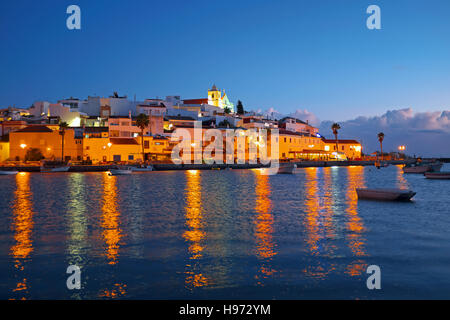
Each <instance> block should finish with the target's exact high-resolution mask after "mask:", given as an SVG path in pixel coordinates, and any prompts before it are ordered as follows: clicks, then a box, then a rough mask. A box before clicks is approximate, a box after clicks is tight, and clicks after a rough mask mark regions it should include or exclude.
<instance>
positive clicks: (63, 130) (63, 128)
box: [59, 122, 69, 161]
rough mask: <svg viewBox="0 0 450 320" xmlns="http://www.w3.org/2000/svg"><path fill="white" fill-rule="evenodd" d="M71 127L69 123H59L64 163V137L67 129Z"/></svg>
mask: <svg viewBox="0 0 450 320" xmlns="http://www.w3.org/2000/svg"><path fill="white" fill-rule="evenodd" d="M68 127H69V125H68V124H67V122H60V123H59V134H60V135H61V161H64V136H65V135H66V129H67V128H68Z"/></svg>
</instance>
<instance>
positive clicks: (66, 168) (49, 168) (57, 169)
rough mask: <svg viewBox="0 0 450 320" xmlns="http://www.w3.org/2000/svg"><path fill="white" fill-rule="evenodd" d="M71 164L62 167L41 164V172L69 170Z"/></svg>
mask: <svg viewBox="0 0 450 320" xmlns="http://www.w3.org/2000/svg"><path fill="white" fill-rule="evenodd" d="M69 169H70V166H62V167H44V166H41V172H44V173H50V172H67V171H69Z"/></svg>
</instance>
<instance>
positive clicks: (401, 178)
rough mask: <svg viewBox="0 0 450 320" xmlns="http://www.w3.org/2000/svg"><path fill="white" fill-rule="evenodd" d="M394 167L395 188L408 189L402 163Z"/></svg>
mask: <svg viewBox="0 0 450 320" xmlns="http://www.w3.org/2000/svg"><path fill="white" fill-rule="evenodd" d="M395 169H396V170H397V181H396V184H397V188H400V189H409V184H408V181H407V180H406V179H405V175H404V174H403V165H396V166H395Z"/></svg>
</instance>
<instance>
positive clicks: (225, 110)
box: [223, 107, 231, 114]
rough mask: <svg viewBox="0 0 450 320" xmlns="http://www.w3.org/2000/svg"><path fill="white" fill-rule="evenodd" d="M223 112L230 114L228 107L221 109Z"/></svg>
mask: <svg viewBox="0 0 450 320" xmlns="http://www.w3.org/2000/svg"><path fill="white" fill-rule="evenodd" d="M223 112H225V113H226V114H230V113H231V109H230V107H225V108H223Z"/></svg>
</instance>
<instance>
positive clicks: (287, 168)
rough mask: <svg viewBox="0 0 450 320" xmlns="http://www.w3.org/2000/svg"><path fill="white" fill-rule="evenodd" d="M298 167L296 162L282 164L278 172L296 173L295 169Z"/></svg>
mask: <svg viewBox="0 0 450 320" xmlns="http://www.w3.org/2000/svg"><path fill="white" fill-rule="evenodd" d="M296 168H297V165H296V164H295V163H287V164H281V163H280V167H279V168H278V174H293V173H295V169H296Z"/></svg>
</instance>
